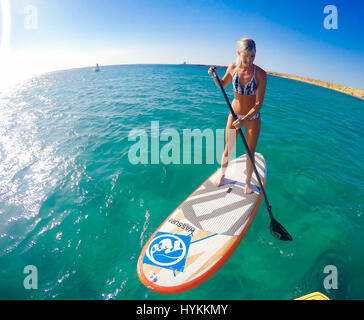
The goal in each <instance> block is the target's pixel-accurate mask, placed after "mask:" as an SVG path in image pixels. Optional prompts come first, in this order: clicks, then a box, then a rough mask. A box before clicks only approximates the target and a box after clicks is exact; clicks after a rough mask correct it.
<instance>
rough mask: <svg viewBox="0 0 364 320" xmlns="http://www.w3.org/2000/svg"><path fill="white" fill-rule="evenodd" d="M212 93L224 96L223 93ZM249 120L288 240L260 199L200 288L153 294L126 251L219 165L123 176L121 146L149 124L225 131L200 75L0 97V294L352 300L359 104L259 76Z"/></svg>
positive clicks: (86, 81) (145, 70) (223, 116)
mask: <svg viewBox="0 0 364 320" xmlns="http://www.w3.org/2000/svg"><path fill="white" fill-rule="evenodd" d="M219 73H220V75H223V73H224V70H223V69H220V72H219ZM227 92H228V95H229V97H230V98H232V87H231V85H230V86H229V87H228V88H227ZM261 114H262V131H261V135H260V139H259V142H258V146H257V149H256V151H257V152H260V153H262V154H263V155H264V157H265V159H266V163H267V168H268V180H267V187H266V191H267V195H268V198H269V200H270V202H271V204H272V207H273V213H274V215H275V216H276V218H277V220H278V221H280V222H281V223H282V224H283V225H284V226H285V227H286V228H287V229H288V230H289V232H290V233H291V234H292V236H293V238H294V241H293V242H290V243H286V242H281V241H279V240H277V239H275V238H273V237H272V236H271V234H270V233H269V218H268V214H267V211H266V208H265V205H264V202H262V204H261V206H260V208H259V211H258V213H257V216H256V218H255V219H254V221H253V223H252V226H251V228H250V229H249V231H248V232H247V235H246V237H245V238H244V239H243V241H242V242H241V244H240V246H239V247H238V249H237V250H236V251H235V253H234V254H233V255H232V257H231V258H230V260H229V261H228V262H227V263H226V264H225V265H224V266H223V267H222V268H221V269H220V270H219V271H218V272H217V273H216V274H215V275H214V276H213V277H212V278H210V279H209V280H208V281H206V282H205V283H203V284H202V285H200V286H199V287H197V288H195V289H193V290H191V291H188V292H185V293H182V294H178V295H172V296H166V295H162V294H158V293H155V292H152V291H150V290H148V289H147V288H145V287H144V286H143V285H142V284H141V282H140V281H139V279H138V276H137V272H136V264H137V259H138V256H139V253H140V251H141V249H142V246H143V245H144V244H145V243H146V241H147V240H148V238H149V237H150V236H151V235H152V233H153V232H154V231H155V229H156V228H157V227H158V226H159V225H160V224H161V222H162V221H163V220H164V219H165V218H166V217H167V216H168V215H169V214H170V213H171V212H172V211H173V210H174V209H175V208H176V207H177V206H178V205H179V204H180V203H181V202H182V201H183V200H184V199H185V198H186V197H187V196H188V195H189V194H191V192H193V191H194V190H195V189H196V188H197V187H198V186H199V185H200V184H201V183H202V182H203V181H204V180H205V179H206V178H207V177H208V176H209V175H211V174H212V173H213V172H214V171H215V170H216V169H217V168H218V166H219V165H218V163H217V158H218V159H219V158H220V154H219V155H218V157H217V158H215V163H213V164H206V158H205V157H204V158H203V163H202V164H193V163H192V164H168V165H166V164H163V163H160V164H138V165H132V164H131V163H130V162H129V159H128V152H129V150H130V147H131V146H132V145H133V144H135V142H131V141H129V140H128V135H129V133H130V132H131V130H132V129H134V128H136V129H145V130H146V132H149V131H150V125H151V121H159V126H160V130H164V129H167V128H172V129H176V130H177V131H178V132H182V130H183V129H201V130H204V129H206V128H211V129H212V130H216V129H225V125H226V120H227V115H228V109H227V106H226V104H225V101H224V99H223V97H222V95H221V92H220V91H219V89H218V88H217V87H216V86H215V85H214V83H213V81H212V79H211V78H210V76H209V75H208V74H207V67H198V66H166V65H138V66H136V65H133V66H113V67H104V68H102V70H101V72H100V73H93V72H91V69H89V68H87V69H77V70H69V71H60V72H54V73H49V74H45V75H42V76H38V77H35V78H32V79H30V80H27V81H25V82H23V83H22V84H20V85H18V86H17V87H16V88H13V89H12V90H10V91H6V92H1V93H0V298H1V299H293V298H296V297H298V296H301V295H304V294H307V293H310V292H313V291H321V292H323V293H325V294H327V295H328V296H329V297H330V298H332V299H364V275H363V268H364V255H363V247H364V221H363V219H364V216H363V213H364V200H363V194H364V163H363V159H364V145H363V137H364V135H363V132H364V121H363V120H364V102H363V101H362V100H359V99H356V98H353V97H350V96H347V95H344V94H341V93H338V92H334V91H331V90H328V89H325V88H321V87H317V86H313V85H310V84H305V83H300V82H296V81H293V80H288V79H282V78H278V77H273V76H268V84H267V92H266V97H265V102H264V105H263V108H262V110H261ZM181 148H182V146H181ZM205 148H206V146H203V147H202V149H203V151H205ZM243 152H244V149H243V144H242V142H241V141H240V140H238V142H237V155H240V154H242V153H243ZM181 157H182V156H181ZM27 265H34V266H36V267H37V269H38V289H37V290H26V289H25V288H24V285H23V281H24V278H25V277H26V275H25V274H24V267H25V266H27ZM327 265H334V266H336V268H337V270H338V289H336V290H335V289H331V290H326V289H325V288H324V285H323V283H324V279H325V277H326V276H327V274H325V273H324V268H325V266H327Z"/></svg>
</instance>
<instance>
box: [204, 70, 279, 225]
mask: <svg viewBox="0 0 364 320" xmlns="http://www.w3.org/2000/svg"><path fill="white" fill-rule="evenodd" d="M211 71H212V73H213V75H214V77H215V78H216V80H217V82H218V84H219V87H220V89H221V91H222V94H223V95H224V98H225V100H226V103H227V105H228V106H229V109H230V112H231V114H232V116H233V118H234V120H236V119H238V117H237V115H236V114H235V112H234V109H233V107H232V106H231V103H230V100H229V98H228V96H227V95H226V92H225V90H224V88H223V86H222V84H221V81H220V79H219V77H218V75H217V73H216V67H212V68H211ZM239 134H240V136H241V138H242V139H243V143H244V146H245V149H246V152H247V154H248V156H249V159H250V161H251V163H252V165H253V170H254V173H255V175H256V177H257V180H258V183H259V186H260V189H261V190H262V192H263V195H264V200H265V204H266V206H267V209H268V213H269V215H270V217H271V219H274V218H273V214H272V206H271V205H270V204H269V202H268V198H267V195H266V194H265V191H264V188H263V184H262V181H261V180H260V177H259V173H258V170H257V168H256V166H255V162H254V159H253V156H252V154H251V152H250V149H249V147H248V144H247V142H246V140H245V137H244V134H243V131H242V130H241V129H239Z"/></svg>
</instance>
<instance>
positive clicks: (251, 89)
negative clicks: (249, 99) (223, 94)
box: [233, 66, 257, 96]
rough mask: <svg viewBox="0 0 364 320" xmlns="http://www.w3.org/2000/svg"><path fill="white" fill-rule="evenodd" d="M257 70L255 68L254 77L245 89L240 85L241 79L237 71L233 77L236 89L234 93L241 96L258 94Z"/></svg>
mask: <svg viewBox="0 0 364 320" xmlns="http://www.w3.org/2000/svg"><path fill="white" fill-rule="evenodd" d="M255 70H256V67H255V66H254V75H253V77H252V78H251V79H250V81H249V82H248V83H247V85H246V86H245V87H243V86H242V85H241V83H240V80H239V77H238V72H237V71H235V73H234V76H233V88H234V92H237V93H240V94H245V95H248V96H253V95H255V94H256V91H257V81H256V79H255Z"/></svg>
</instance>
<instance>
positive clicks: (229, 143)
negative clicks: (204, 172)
mask: <svg viewBox="0 0 364 320" xmlns="http://www.w3.org/2000/svg"><path fill="white" fill-rule="evenodd" d="M233 122H234V118H233V117H232V115H229V117H228V120H227V124H226V130H225V150H224V152H223V153H222V157H221V174H220V175H219V176H218V177H217V179H216V180H215V186H216V187H218V186H220V185H221V182H222V181H223V180H224V177H225V171H226V169H227V167H228V165H229V160H230V157H231V154H232V153H233V151H234V147H235V141H236V136H237V134H238V133H239V132H238V130H236V129H235V128H234V127H233V126H232V123H233Z"/></svg>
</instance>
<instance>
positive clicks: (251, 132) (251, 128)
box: [244, 117, 261, 194]
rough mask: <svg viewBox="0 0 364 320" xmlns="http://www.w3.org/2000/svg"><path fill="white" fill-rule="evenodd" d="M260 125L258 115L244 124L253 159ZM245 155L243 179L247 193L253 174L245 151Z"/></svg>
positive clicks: (249, 190)
mask: <svg viewBox="0 0 364 320" xmlns="http://www.w3.org/2000/svg"><path fill="white" fill-rule="evenodd" d="M260 126H261V122H260V117H259V118H258V119H254V120H248V121H247V122H246V124H245V138H246V142H247V144H248V147H249V150H250V152H251V154H252V157H253V160H254V161H255V147H256V146H257V142H258V138H259V133H260ZM246 157H247V162H246V181H245V189H244V193H245V194H249V193H251V192H252V187H251V184H250V182H251V178H252V174H253V166H252V163H251V161H250V159H249V156H248V153H247V152H246Z"/></svg>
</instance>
